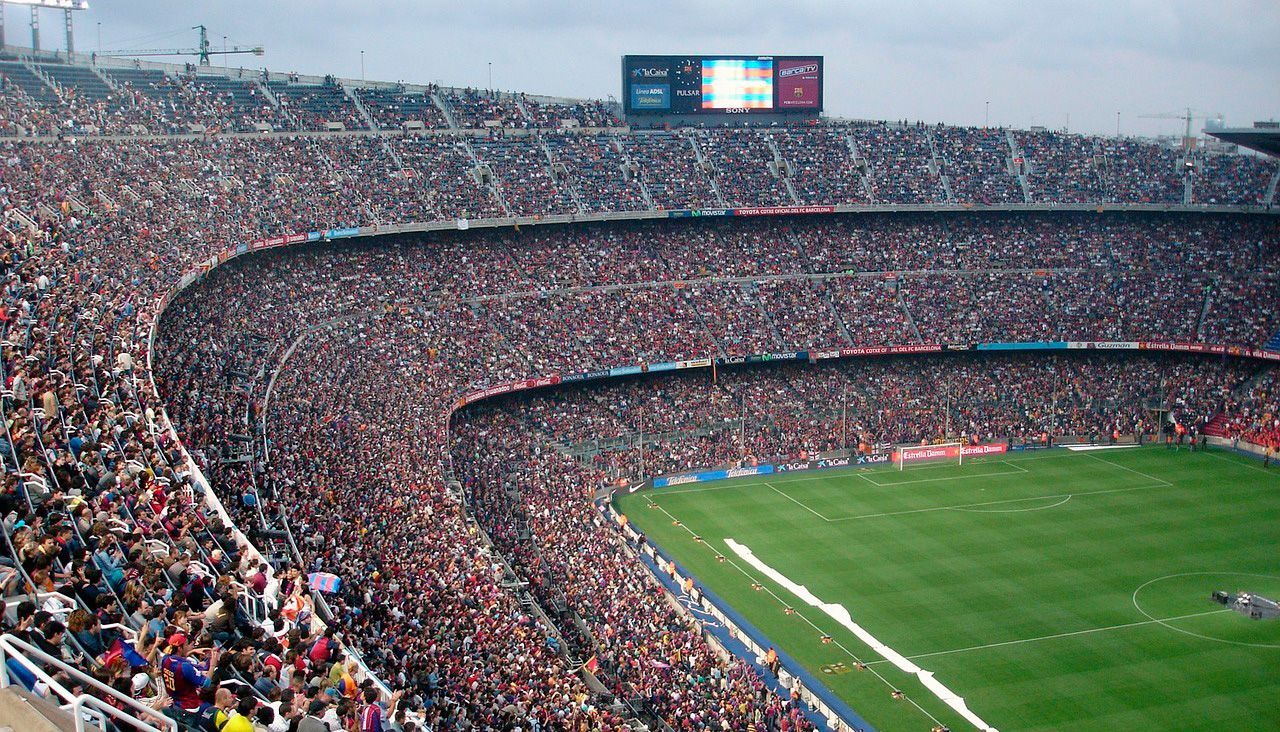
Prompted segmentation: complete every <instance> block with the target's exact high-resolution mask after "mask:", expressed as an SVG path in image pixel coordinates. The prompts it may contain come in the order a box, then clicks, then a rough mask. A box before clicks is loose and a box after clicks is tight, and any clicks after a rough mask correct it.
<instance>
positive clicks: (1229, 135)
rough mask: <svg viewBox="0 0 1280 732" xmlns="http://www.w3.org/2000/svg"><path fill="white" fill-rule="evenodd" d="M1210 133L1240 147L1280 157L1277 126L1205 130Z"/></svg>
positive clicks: (1279, 133) (1279, 131)
mask: <svg viewBox="0 0 1280 732" xmlns="http://www.w3.org/2000/svg"><path fill="white" fill-rule="evenodd" d="M1205 131H1206V132H1208V133H1209V134H1210V135H1213V136H1214V137H1216V138H1218V139H1219V140H1222V141H1223V142H1229V143H1232V144H1235V145H1239V146H1240V147H1247V148H1249V149H1250V150H1256V151H1258V152H1260V153H1262V154H1264V155H1269V156H1271V157H1273V158H1280V129H1278V128H1275V127H1225V128H1223V129H1220V130H1205Z"/></svg>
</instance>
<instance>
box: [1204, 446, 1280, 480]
mask: <svg viewBox="0 0 1280 732" xmlns="http://www.w3.org/2000/svg"><path fill="white" fill-rule="evenodd" d="M1205 454H1206V455H1208V456H1209V457H1213V458H1217V459H1219V460H1222V461H1224V462H1228V463H1231V464H1232V465H1235V466H1237V467H1241V468H1248V469H1249V470H1256V471H1258V472H1259V473H1266V474H1267V475H1280V473H1278V472H1276V471H1274V470H1269V469H1267V468H1260V467H1258V466H1257V465H1250V464H1249V463H1242V462H1237V461H1235V460H1232V459H1231V458H1229V457H1227V456H1225V455H1222V454H1220V453H1219V452H1218V451H1217V450H1216V449H1215V450H1209V451H1207V452H1206V453H1205Z"/></svg>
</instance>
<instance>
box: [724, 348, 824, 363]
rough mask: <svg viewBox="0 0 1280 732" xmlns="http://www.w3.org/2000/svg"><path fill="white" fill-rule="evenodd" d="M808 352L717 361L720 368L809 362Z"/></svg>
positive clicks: (737, 357)
mask: <svg viewBox="0 0 1280 732" xmlns="http://www.w3.org/2000/svg"><path fill="white" fill-rule="evenodd" d="M808 360H809V352H808V351H782V352H780V353H753V354H751V355H750V356H724V357H721V358H717V359H716V365H718V366H732V365H735V364H740V363H766V362H769V361H808Z"/></svg>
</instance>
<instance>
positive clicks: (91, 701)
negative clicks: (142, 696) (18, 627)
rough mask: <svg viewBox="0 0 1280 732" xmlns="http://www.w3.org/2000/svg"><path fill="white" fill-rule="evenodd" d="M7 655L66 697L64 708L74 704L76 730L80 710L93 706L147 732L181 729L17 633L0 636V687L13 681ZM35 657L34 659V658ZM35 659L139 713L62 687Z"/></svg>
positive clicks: (145, 706) (169, 731) (94, 708)
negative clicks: (148, 720)
mask: <svg viewBox="0 0 1280 732" xmlns="http://www.w3.org/2000/svg"><path fill="white" fill-rule="evenodd" d="M7 657H12V658H13V659H14V660H16V661H18V662H19V663H21V664H22V666H23V667H24V668H26V669H27V670H28V671H29V672H31V674H32V675H33V676H35V677H36V678H37V679H40V680H41V681H43V682H44V683H46V684H48V685H49V689H50V690H51V691H53V692H54V693H55V694H56V695H57V696H58V698H60V699H62V700H63V702H64V704H63V705H62V706H63V708H67V707H71V708H72V709H74V710H76V712H77V714H76V719H77V722H76V728H77V729H83V726H82V725H83V717H81V716H80V715H79V713H78V712H79V710H80V709H81V708H83V707H90V708H91V709H93V710H95V711H97V712H99V714H100V715H101V714H106V715H108V716H111V717H113V718H116V719H121V720H125V721H129V722H132V723H133V724H135V725H139V726H140V727H141V729H143V730H144V731H145V732H178V723H177V721H175V720H173V719H170V718H169V717H166V716H165V715H164V714H163V713H162V712H160V711H159V710H157V709H153V708H151V707H149V706H147V705H145V704H143V703H141V702H139V701H137V700H135V699H133V698H132V697H130V696H126V695H125V694H122V693H121V692H119V691H116V690H115V689H113V688H111V687H110V686H107V685H106V684H104V683H102V682H101V681H98V680H97V679H95V678H93V677H92V676H90V675H88V674H86V673H84V672H83V671H81V670H80V669H78V668H76V667H74V666H72V665H70V664H68V663H67V662H65V661H63V660H62V659H60V658H55V657H54V656H51V655H49V654H48V653H45V652H44V651H42V650H40V649H39V648H37V647H35V646H33V645H31V644H30V643H28V642H26V641H24V640H22V639H21V638H18V637H17V636H14V635H8V634H6V635H3V636H0V688H7V687H9V686H10V685H11V684H12V683H13V680H12V679H10V678H9V666H8V663H7V660H8V658H7ZM32 659H35V660H34V661H33V660H32ZM36 661H39V663H41V664H47V665H52V666H53V667H55V668H57V669H58V670H59V671H62V672H63V673H65V674H67V675H69V676H71V678H73V679H75V680H76V681H78V682H80V683H82V684H84V685H85V686H87V687H89V688H92V689H94V690H96V691H97V692H99V693H100V694H102V695H104V696H110V697H112V698H114V699H116V700H117V701H119V702H120V703H122V704H123V705H124V706H126V707H128V708H131V709H135V710H137V712H138V716H136V717H135V716H133V715H130V714H128V713H127V712H124V711H122V710H120V709H116V708H115V707H113V706H111V705H110V704H107V703H106V702H103V701H102V700H100V699H98V698H95V697H93V696H88V695H85V694H80V695H75V694H72V693H71V692H70V691H68V690H67V689H66V688H65V687H64V686H62V684H59V683H58V682H57V681H56V680H54V678H53V677H52V676H50V675H49V674H48V673H46V672H45V671H44V669H42V668H41V667H40V665H39V664H38V663H36ZM148 718H150V719H155V720H157V721H158V722H160V723H161V725H162V726H160V727H157V726H155V725H153V724H150V723H149V722H146V721H144V720H145V719H148Z"/></svg>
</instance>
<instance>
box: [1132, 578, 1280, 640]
mask: <svg viewBox="0 0 1280 732" xmlns="http://www.w3.org/2000/svg"><path fill="white" fill-rule="evenodd" d="M1189 577H1220V578H1245V579H1248V578H1252V579H1253V580H1267V581H1266V582H1257V581H1255V582H1253V584H1252V585H1246V586H1244V587H1236V586H1234V585H1237V584H1242V583H1241V582H1240V580H1239V579H1233V580H1229V581H1231V583H1232V585H1225V584H1224V585H1223V586H1211V585H1210V584H1209V583H1197V584H1202V585H1203V587H1196V588H1194V590H1195V591H1202V593H1201V596H1202V597H1203V598H1204V600H1205V605H1204V612H1203V613H1194V612H1193V613H1179V614H1177V617H1168V616H1167V615H1168V614H1166V613H1158V614H1157V613H1152V612H1149V611H1150V610H1151V609H1152V608H1151V600H1150V599H1148V600H1147V606H1146V607H1144V606H1143V603H1142V601H1141V600H1140V599H1139V596H1140V595H1142V594H1143V592H1144V591H1147V595H1148V597H1150V596H1151V595H1153V594H1156V593H1154V592H1151V591H1150V588H1152V587H1155V586H1158V585H1160V584H1162V583H1163V584H1169V583H1173V582H1174V581H1178V580H1181V581H1184V582H1185V581H1186V578H1189ZM1257 585H1263V587H1257ZM1214 590H1225V591H1228V592H1235V591H1237V590H1247V591H1249V592H1255V593H1257V594H1260V595H1263V596H1265V597H1269V598H1275V597H1280V577H1277V576H1275V575H1270V574H1258V573H1254V572H1179V573H1176V574H1167V575H1164V576H1163V577H1156V578H1155V579H1153V580H1147V581H1146V582H1143V583H1142V584H1141V585H1138V589H1136V590H1134V591H1133V598H1132V599H1133V607H1134V609H1135V610H1137V611H1138V612H1139V613H1141V614H1142V615H1143V617H1145V618H1147V619H1148V620H1151V621H1153V622H1155V623H1157V624H1159V625H1162V626H1164V627H1165V628H1168V629H1169V630H1172V631H1175V632H1178V633H1182V634H1183V635H1189V636H1191V637H1193V638H1200V639H1201V640H1207V641H1214V642H1216V643H1226V644H1229V645H1233V646H1245V647H1248V648H1276V649H1280V642H1277V643H1260V642H1249V641H1241V640H1231V639H1229V638H1219V637H1217V636H1212V635H1206V634H1204V633H1196V632H1195V631H1191V630H1187V629H1186V628H1179V627H1177V626H1175V625H1172V624H1171V622H1170V621H1173V620H1176V619H1185V618H1190V617H1195V616H1196V615H1209V614H1212V613H1213V612H1214V609H1215V606H1213V605H1210V604H1209V603H1210V599H1209V597H1210V593H1211V592H1213V591H1214ZM1188 596H1195V595H1188ZM1216 607H1217V609H1218V610H1219V611H1220V612H1224V613H1227V612H1230V613H1235V611H1234V610H1230V609H1228V608H1225V607H1222V606H1216ZM1162 614H1163V615H1166V617H1160V615H1162ZM1239 619H1240V620H1241V621H1243V622H1247V623H1258V624H1261V623H1266V624H1267V625H1266V626H1261V627H1269V626H1270V624H1273V623H1274V624H1276V626H1277V627H1280V620H1251V619H1248V618H1244V617H1240V618H1239Z"/></svg>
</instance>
